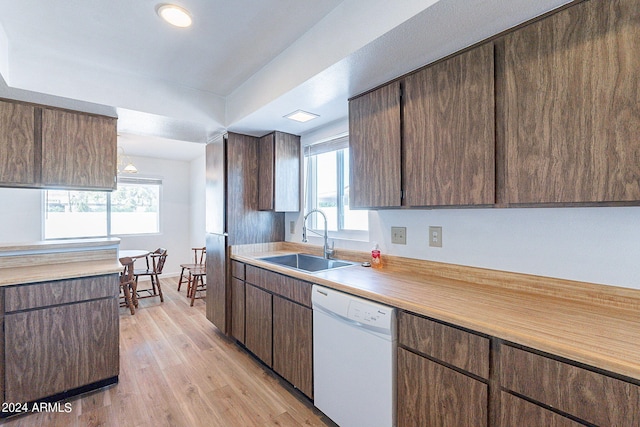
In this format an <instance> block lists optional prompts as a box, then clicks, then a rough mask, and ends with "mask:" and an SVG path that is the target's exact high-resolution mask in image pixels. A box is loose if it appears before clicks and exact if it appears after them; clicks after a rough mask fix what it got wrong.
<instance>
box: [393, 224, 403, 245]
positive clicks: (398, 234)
mask: <svg viewBox="0 0 640 427" xmlns="http://www.w3.org/2000/svg"><path fill="white" fill-rule="evenodd" d="M391 243H395V244H398V245H406V244H407V227H391Z"/></svg>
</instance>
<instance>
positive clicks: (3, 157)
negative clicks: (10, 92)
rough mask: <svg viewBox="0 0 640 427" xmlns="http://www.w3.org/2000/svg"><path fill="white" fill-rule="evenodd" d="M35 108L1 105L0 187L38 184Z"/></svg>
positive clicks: (3, 102) (13, 104)
mask: <svg viewBox="0 0 640 427" xmlns="http://www.w3.org/2000/svg"><path fill="white" fill-rule="evenodd" d="M35 128H36V125H35V108H34V107H33V106H32V105H26V104H19V103H14V102H5V101H0V185H26V186H32V185H34V184H35V183H36V159H35V157H34V155H35V153H36V147H35Z"/></svg>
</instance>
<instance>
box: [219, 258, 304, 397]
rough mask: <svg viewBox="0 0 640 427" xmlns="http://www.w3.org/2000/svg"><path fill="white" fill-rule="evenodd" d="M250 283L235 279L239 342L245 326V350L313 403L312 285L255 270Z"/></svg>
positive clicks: (251, 270) (234, 328)
mask: <svg viewBox="0 0 640 427" xmlns="http://www.w3.org/2000/svg"><path fill="white" fill-rule="evenodd" d="M239 267H240V266H239V265H237V266H236V270H237V271H241V269H240V268H239ZM242 271H244V270H242ZM236 276H237V275H236ZM245 278H246V281H245V282H243V281H241V280H239V278H238V277H234V278H233V280H232V294H233V298H234V300H233V301H232V303H231V305H232V307H233V314H232V318H233V324H232V331H233V336H234V338H236V339H237V340H238V341H239V342H241V343H242V342H243V341H242V340H241V339H240V337H241V336H242V332H241V330H240V329H241V326H240V325H241V324H243V325H244V345H245V347H246V348H247V349H248V350H250V351H251V352H252V353H253V354H255V355H256V356H257V357H258V358H260V359H261V360H262V361H263V362H264V363H265V364H266V365H268V366H269V367H271V368H273V370H274V371H275V372H276V373H278V374H280V375H281V376H282V377H283V378H284V379H285V380H287V381H289V382H290V383H291V384H292V385H293V386H294V387H296V388H297V389H299V390H300V391H301V392H302V393H304V394H305V395H307V396H308V397H310V398H313V312H312V310H311V283H308V282H305V281H302V280H299V279H296V278H293V277H289V276H286V275H282V274H279V273H275V272H273V271H269V270H264V269H262V268H258V267H254V266H252V265H247V266H246V277H245ZM243 287H244V294H243V293H242V292H243V290H242V289H243ZM243 298H244V301H242V299H243Z"/></svg>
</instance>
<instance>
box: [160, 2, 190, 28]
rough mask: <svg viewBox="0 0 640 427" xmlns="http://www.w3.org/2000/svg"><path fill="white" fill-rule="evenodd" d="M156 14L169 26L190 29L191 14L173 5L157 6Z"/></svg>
mask: <svg viewBox="0 0 640 427" xmlns="http://www.w3.org/2000/svg"><path fill="white" fill-rule="evenodd" d="M156 13H157V14H158V16H160V17H161V18H162V19H164V20H165V21H167V22H168V23H169V24H171V25H174V26H176V27H180V28H186V27H190V26H191V23H192V19H191V14H190V13H189V11H188V10H187V9H184V8H182V7H180V6H176V5H175V4H159V5H158V6H157V7H156Z"/></svg>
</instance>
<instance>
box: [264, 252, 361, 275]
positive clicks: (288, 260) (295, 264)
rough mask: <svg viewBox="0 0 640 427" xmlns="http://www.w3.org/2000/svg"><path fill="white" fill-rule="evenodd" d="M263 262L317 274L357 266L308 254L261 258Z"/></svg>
mask: <svg viewBox="0 0 640 427" xmlns="http://www.w3.org/2000/svg"><path fill="white" fill-rule="evenodd" d="M260 260H261V261H266V262H270V263H272V264H277V265H280V266H283V267H289V268H293V269H296V270H302V271H306V272H309V273H317V272H320V271H325V270H333V269H336V268H342V267H350V266H352V265H356V264H355V263H353V262H348V261H342V260H337V259H326V258H322V257H319V256H315V255H308V254H289V255H278V256H270V257H265V258H260Z"/></svg>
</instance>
